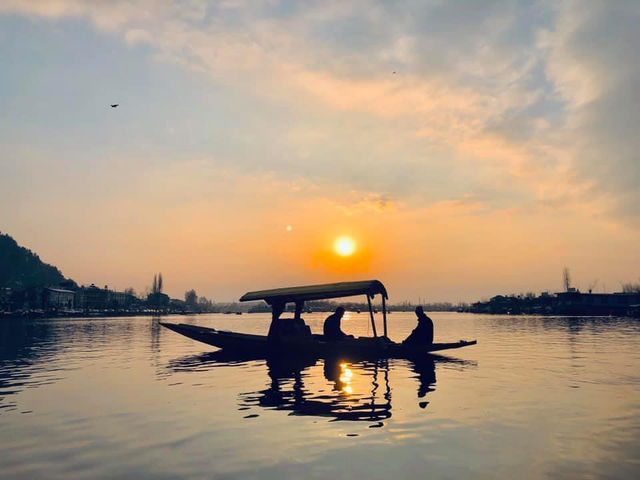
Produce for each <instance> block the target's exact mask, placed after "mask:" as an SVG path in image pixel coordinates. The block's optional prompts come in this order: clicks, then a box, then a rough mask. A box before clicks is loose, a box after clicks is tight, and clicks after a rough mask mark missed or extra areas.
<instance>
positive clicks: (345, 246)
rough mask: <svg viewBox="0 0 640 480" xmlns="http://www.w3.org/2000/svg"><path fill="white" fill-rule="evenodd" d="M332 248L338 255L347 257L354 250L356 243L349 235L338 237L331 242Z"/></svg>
mask: <svg viewBox="0 0 640 480" xmlns="http://www.w3.org/2000/svg"><path fill="white" fill-rule="evenodd" d="M333 248H334V249H335V251H336V253H337V254H338V255H341V256H343V257H348V256H349V255H352V254H353V252H355V251H356V243H355V242H354V241H353V239H351V238H349V237H339V238H337V239H336V242H335V243H334V244H333Z"/></svg>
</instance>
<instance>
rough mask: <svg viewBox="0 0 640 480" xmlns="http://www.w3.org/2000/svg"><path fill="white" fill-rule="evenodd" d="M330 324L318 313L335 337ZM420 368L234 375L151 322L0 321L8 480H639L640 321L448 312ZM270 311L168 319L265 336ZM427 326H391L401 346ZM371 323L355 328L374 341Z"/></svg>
mask: <svg viewBox="0 0 640 480" xmlns="http://www.w3.org/2000/svg"><path fill="white" fill-rule="evenodd" d="M325 315H326V314H319V313H318V314H316V313H314V314H309V315H307V316H306V320H307V323H308V324H310V326H311V328H312V330H313V331H315V332H319V331H321V327H322V320H323V318H324V316H325ZM431 316H432V318H433V320H434V324H435V332H436V334H435V337H436V338H435V341H439V342H445V341H457V340H459V339H461V338H465V339H473V338H476V339H477V340H478V344H477V345H475V346H471V347H467V348H463V349H459V350H451V351H449V352H443V354H444V355H443V356H439V357H435V359H430V358H425V359H424V360H423V361H420V362H417V363H415V362H410V361H406V360H389V361H379V362H372V361H368V362H355V363H348V362H329V363H328V364H325V362H324V361H323V360H317V361H316V362H315V363H311V362H306V364H305V363H301V364H298V365H295V364H290V363H288V364H282V363H277V364H273V363H271V362H269V363H267V362H266V361H265V360H252V361H245V362H241V361H228V360H225V359H223V358H219V355H217V354H215V353H212V352H214V351H215V348H213V347H209V346H207V345H204V344H200V343H197V342H195V341H192V340H189V339H186V338H184V337H182V336H180V335H178V334H176V333H174V332H171V331H169V330H166V329H164V328H162V327H161V326H160V325H159V324H158V321H157V319H153V318H147V317H135V318H104V319H53V320H30V321H21V320H9V321H4V322H2V323H0V472H1V473H0V476H1V477H2V478H6V479H9V478H24V479H37V478H47V479H73V478H83V479H84V478H109V479H112V478H136V479H139V478H171V479H174V478H193V479H200V478H229V479H232V478H233V479H252V478H265V479H282V478H296V479H297V478H318V479H325V478H345V479H346V478H349V479H352V478H366V479H386V480H388V479H400V478H509V479H511V478H638V472H640V321H638V320H632V319H619V318H558V317H556V318H549V317H547V318H537V317H523V316H520V317H507V316H482V315H470V314H455V313H434V314H432V315H431ZM268 318H269V316H268V315H266V314H252V315H247V314H245V315H243V316H235V315H231V316H230V315H217V314H213V315H202V316H196V317H176V316H173V317H170V318H169V320H170V321H175V322H189V323H194V324H199V325H205V326H213V327H216V328H222V329H229V330H236V331H243V332H254V333H266V330H267V328H268ZM414 318H415V317H414V315H413V314H409V313H393V314H392V315H391V316H390V317H389V321H390V336H391V337H392V338H393V339H396V340H398V339H401V338H403V337H404V336H405V335H406V334H408V332H409V331H410V330H411V329H412V328H413V326H414V323H415V320H414ZM366 320H367V317H366V316H365V314H364V313H363V314H360V315H356V314H350V316H349V318H345V319H344V320H343V329H344V330H345V331H348V332H351V333H356V334H358V335H364V334H367V330H368V327H367V321H366Z"/></svg>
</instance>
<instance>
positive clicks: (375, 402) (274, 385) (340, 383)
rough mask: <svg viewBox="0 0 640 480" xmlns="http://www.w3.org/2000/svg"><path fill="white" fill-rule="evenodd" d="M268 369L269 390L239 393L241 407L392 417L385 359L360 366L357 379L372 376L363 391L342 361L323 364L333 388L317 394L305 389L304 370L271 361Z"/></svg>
mask: <svg viewBox="0 0 640 480" xmlns="http://www.w3.org/2000/svg"><path fill="white" fill-rule="evenodd" d="M314 363H315V362H314ZM267 366H268V369H269V377H270V379H271V383H270V385H269V388H266V389H264V390H260V391H257V392H249V393H243V394H240V404H241V407H252V406H256V405H259V406H261V407H264V408H271V409H276V410H286V411H290V412H291V414H292V415H311V416H317V417H327V418H330V419H332V420H356V421H358V420H360V421H369V422H378V421H381V420H385V419H387V418H389V417H391V387H390V386H389V365H388V362H387V361H386V360H378V361H372V362H360V363H358V365H357V366H358V377H359V378H358V380H359V379H360V377H362V378H365V377H367V376H368V377H369V381H368V382H365V384H366V385H367V388H368V390H366V391H364V392H360V391H358V389H357V388H355V385H354V384H355V383H356V378H354V373H353V369H352V366H351V364H349V363H347V362H345V361H342V360H341V359H337V358H336V359H327V360H325V361H324V368H323V372H324V377H325V379H326V380H328V381H329V382H330V383H329V385H330V386H331V389H330V390H329V389H327V388H320V389H319V390H318V391H317V392H313V391H312V390H311V389H309V388H307V387H306V386H305V380H306V376H305V375H304V374H303V371H302V370H297V371H291V370H288V369H287V368H283V366H282V364H281V363H280V362H279V361H277V360H276V361H274V360H272V359H270V360H268V361H267ZM358 383H359V385H361V384H360V382H358Z"/></svg>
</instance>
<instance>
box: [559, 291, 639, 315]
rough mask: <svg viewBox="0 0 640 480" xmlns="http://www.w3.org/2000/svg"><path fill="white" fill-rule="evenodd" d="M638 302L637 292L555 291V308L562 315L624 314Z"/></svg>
mask: <svg viewBox="0 0 640 480" xmlns="http://www.w3.org/2000/svg"><path fill="white" fill-rule="evenodd" d="M638 303H640V294H638V293H622V292H619V293H580V291H579V290H575V289H572V290H570V291H568V292H560V293H556V309H557V312H558V313H560V314H562V315H626V314H627V312H628V311H629V308H630V307H631V306H632V305H635V304H638Z"/></svg>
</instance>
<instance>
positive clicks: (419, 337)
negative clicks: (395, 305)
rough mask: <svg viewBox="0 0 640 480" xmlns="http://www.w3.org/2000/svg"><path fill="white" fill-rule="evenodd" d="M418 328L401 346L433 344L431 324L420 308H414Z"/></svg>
mask: <svg viewBox="0 0 640 480" xmlns="http://www.w3.org/2000/svg"><path fill="white" fill-rule="evenodd" d="M416 315H417V316H418V326H417V327H416V328H414V329H413V331H412V332H411V334H409V336H408V337H407V338H406V339H405V340H404V342H402V344H403V345H431V344H432V343H433V322H432V321H431V319H430V318H429V317H428V316H427V315H426V314H425V313H424V310H423V309H422V307H421V306H418V307H416Z"/></svg>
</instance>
